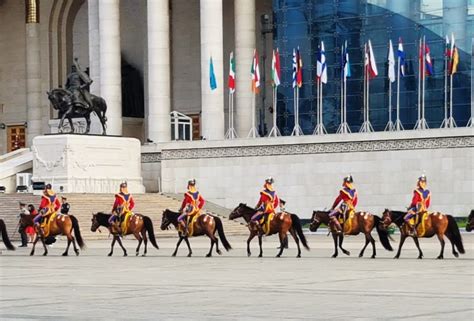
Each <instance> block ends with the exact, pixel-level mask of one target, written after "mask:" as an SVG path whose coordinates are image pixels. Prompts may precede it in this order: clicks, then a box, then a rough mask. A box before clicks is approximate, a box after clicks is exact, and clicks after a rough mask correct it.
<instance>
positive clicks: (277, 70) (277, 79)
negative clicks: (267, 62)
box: [272, 48, 281, 88]
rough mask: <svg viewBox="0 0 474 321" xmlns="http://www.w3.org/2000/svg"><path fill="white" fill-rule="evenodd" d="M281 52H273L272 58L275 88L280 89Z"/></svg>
mask: <svg viewBox="0 0 474 321" xmlns="http://www.w3.org/2000/svg"><path fill="white" fill-rule="evenodd" d="M280 75H281V74H280V52H279V51H278V48H277V50H276V51H275V50H273V57H272V83H273V87H275V88H276V87H278V86H279V85H280V77H281V76H280Z"/></svg>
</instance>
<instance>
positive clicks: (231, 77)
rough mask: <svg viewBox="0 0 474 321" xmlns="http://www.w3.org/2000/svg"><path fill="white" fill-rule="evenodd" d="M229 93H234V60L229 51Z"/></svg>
mask: <svg viewBox="0 0 474 321" xmlns="http://www.w3.org/2000/svg"><path fill="white" fill-rule="evenodd" d="M229 93H231V94H233V93H235V60H234V53H233V52H231V53H230V57H229Z"/></svg>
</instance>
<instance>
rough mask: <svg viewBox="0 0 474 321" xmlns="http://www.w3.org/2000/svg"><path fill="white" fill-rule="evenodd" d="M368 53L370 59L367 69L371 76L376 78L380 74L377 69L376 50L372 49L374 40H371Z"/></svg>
mask: <svg viewBox="0 0 474 321" xmlns="http://www.w3.org/2000/svg"><path fill="white" fill-rule="evenodd" d="M368 50H369V52H368V55H369V57H368V58H369V61H368V66H367V71H368V75H369V79H370V78H375V77H377V76H378V74H379V72H378V71H377V63H376V62H375V56H374V51H373V50H372V42H370V40H369V47H368Z"/></svg>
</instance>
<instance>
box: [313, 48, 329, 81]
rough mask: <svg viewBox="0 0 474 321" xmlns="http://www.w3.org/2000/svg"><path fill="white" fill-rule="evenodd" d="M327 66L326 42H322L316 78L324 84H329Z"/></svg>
mask: <svg viewBox="0 0 474 321" xmlns="http://www.w3.org/2000/svg"><path fill="white" fill-rule="evenodd" d="M326 66H327V65H326V52H325V51H324V42H322V41H321V48H319V57H318V62H317V64H316V76H317V78H318V79H319V80H320V81H321V82H322V83H323V84H327V82H328V71H327V69H326Z"/></svg>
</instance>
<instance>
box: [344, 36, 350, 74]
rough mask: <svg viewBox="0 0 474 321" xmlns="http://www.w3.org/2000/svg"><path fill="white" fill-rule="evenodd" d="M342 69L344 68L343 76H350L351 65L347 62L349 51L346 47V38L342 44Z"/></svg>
mask: <svg viewBox="0 0 474 321" xmlns="http://www.w3.org/2000/svg"><path fill="white" fill-rule="evenodd" d="M343 62H344V64H343V66H344V67H343V70H344V77H345V78H349V77H350V76H351V65H350V63H349V51H348V49H347V40H346V43H345V46H344V55H343Z"/></svg>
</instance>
